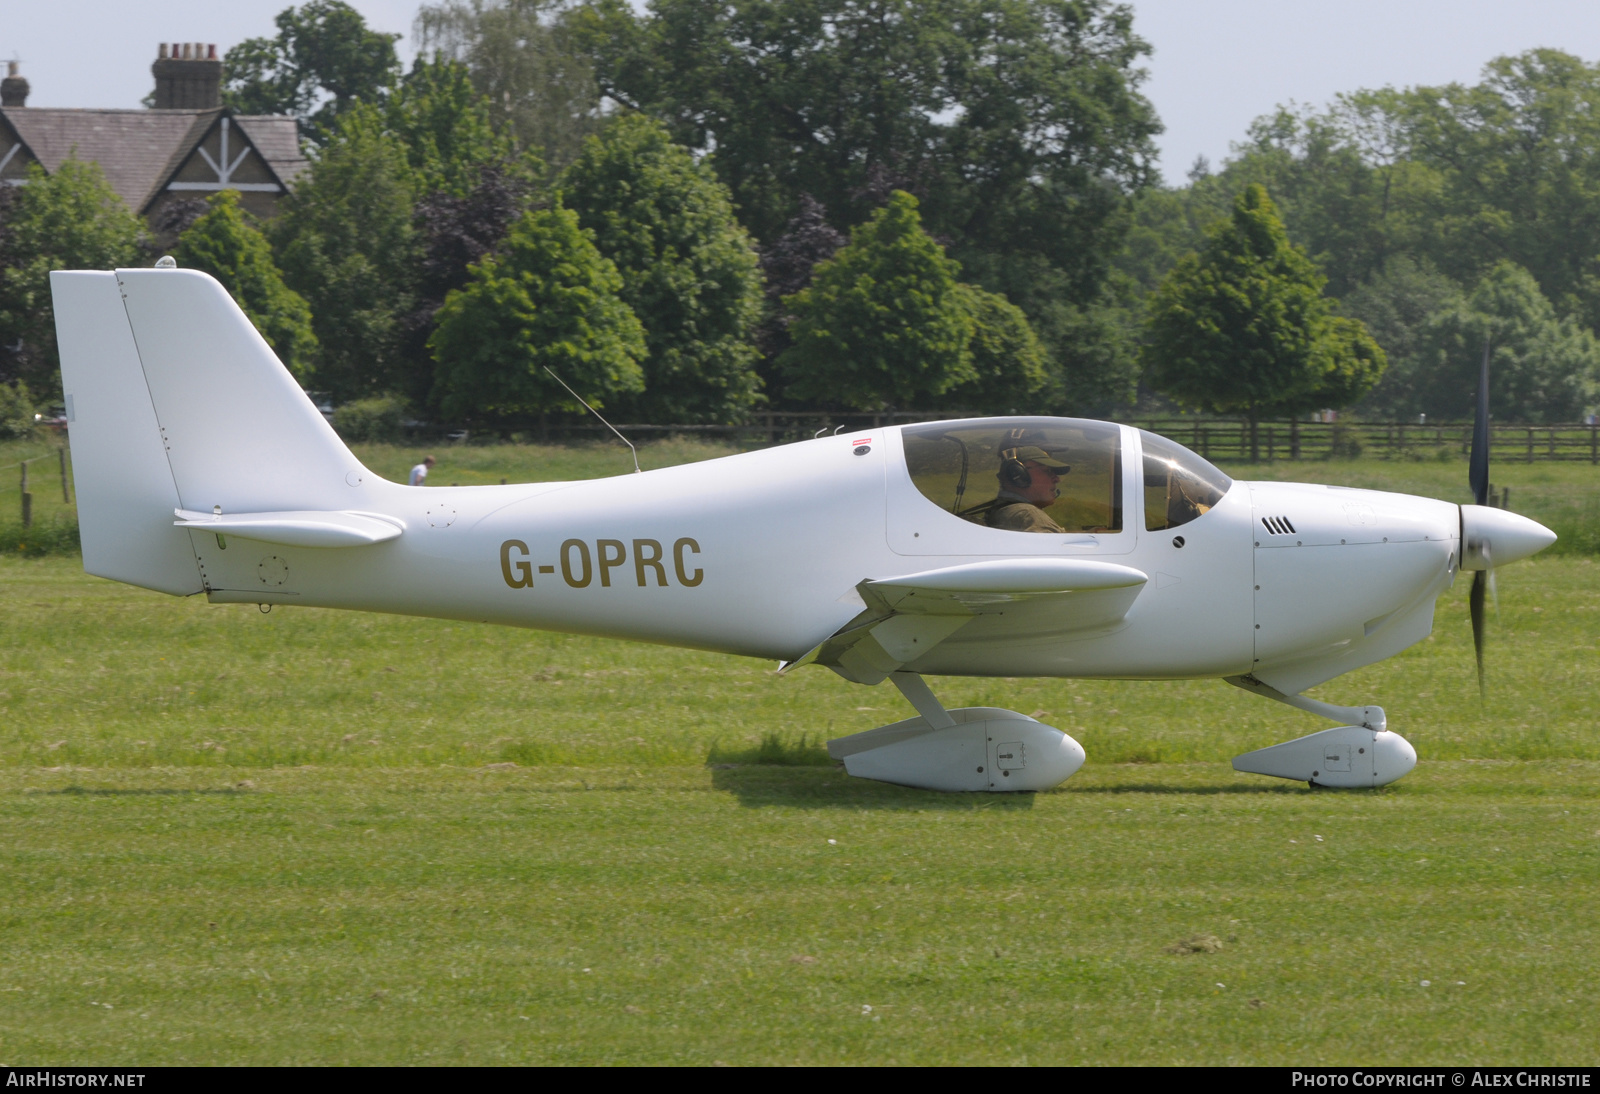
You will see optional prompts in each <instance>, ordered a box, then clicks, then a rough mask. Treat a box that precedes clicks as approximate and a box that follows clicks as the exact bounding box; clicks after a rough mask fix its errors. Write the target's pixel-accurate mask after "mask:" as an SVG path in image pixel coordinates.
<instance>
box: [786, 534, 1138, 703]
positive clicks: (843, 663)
mask: <svg viewBox="0 0 1600 1094" xmlns="http://www.w3.org/2000/svg"><path fill="white" fill-rule="evenodd" d="M1147 580H1148V578H1147V576H1146V575H1145V574H1144V573H1142V572H1140V571H1139V570H1135V569H1134V568H1132V567H1131V566H1119V565H1117V564H1115V563H1110V562H1097V561H1094V560H1091V559H1077V558H1029V559H999V560H995V561H992V562H971V563H967V564H965V565H962V566H947V567H944V568H942V569H938V570H925V571H923V572H922V573H916V574H907V575H905V576H903V577H892V578H869V579H868V580H866V581H863V582H861V583H860V584H858V585H857V586H856V591H857V592H859V593H860V594H861V599H862V601H863V602H864V603H865V604H866V609H865V610H864V611H863V612H861V613H860V614H859V615H857V616H856V617H855V618H854V619H852V620H851V621H850V622H849V623H846V624H845V625H844V626H843V627H841V628H840V629H839V630H838V631H836V632H835V633H834V634H832V635H830V636H829V637H828V638H827V639H826V640H825V641H823V642H821V643H819V644H818V645H817V646H816V647H815V648H814V649H812V650H811V651H810V652H809V653H807V654H806V655H805V656H804V657H801V658H799V659H798V660H796V661H792V662H789V663H787V664H785V665H783V666H781V667H780V669H779V671H780V672H785V673H786V672H792V671H793V670H794V669H797V668H801V667H803V666H805V665H809V664H813V663H815V664H819V665H828V666H829V667H832V668H834V669H835V670H836V671H838V672H840V673H841V675H844V676H847V677H848V678H850V679H852V680H857V681H859V682H861V683H865V684H875V683H878V682H879V681H880V680H882V679H884V677H886V676H887V675H888V674H889V673H891V672H894V671H896V670H898V669H900V668H902V667H903V666H905V665H909V664H912V663H913V662H915V661H916V660H917V659H919V658H920V657H922V656H924V655H925V654H927V653H928V651H930V650H931V649H933V648H934V647H935V646H937V645H938V644H939V643H941V642H943V641H944V640H945V639H947V638H949V637H950V636H951V635H953V634H955V633H956V632H957V631H959V630H960V629H961V628H962V627H964V626H966V625H967V624H968V623H970V622H972V620H974V619H976V618H977V617H978V616H980V615H992V614H1001V613H1005V612H1007V611H1008V610H1012V609H1015V608H1017V607H1019V606H1020V605H1022V604H1025V603H1028V602H1038V601H1049V602H1050V604H1049V618H1050V626H1049V629H1050V630H1051V631H1054V632H1058V633H1062V634H1066V633H1070V632H1072V631H1077V630H1085V629H1088V628H1091V627H1103V626H1106V625H1107V624H1110V623H1115V622H1116V621H1117V620H1119V619H1121V618H1122V617H1123V616H1124V615H1126V614H1127V612H1128V609H1129V608H1130V607H1132V605H1133V602H1134V600H1135V599H1136V598H1137V597H1138V595H1139V591H1140V590H1141V589H1143V588H1144V585H1145V582H1146V581H1147ZM1029 614H1030V615H1031V614H1034V613H1029ZM1037 627H1038V622H1037V619H1035V620H1034V622H1033V623H1032V624H1031V625H1030V628H1029V629H1030V632H1036V631H1037Z"/></svg>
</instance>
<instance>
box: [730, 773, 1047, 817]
mask: <svg viewBox="0 0 1600 1094" xmlns="http://www.w3.org/2000/svg"><path fill="white" fill-rule="evenodd" d="M710 767H711V785H712V786H714V787H715V788H716V789H718V790H725V791H728V792H729V793H731V794H733V795H734V796H736V797H737V798H738V799H739V804H740V805H743V806H747V807H749V808H752V809H759V808H764V807H769V806H780V805H785V806H791V807H797V808H801V809H883V810H903V811H914V812H927V811H929V810H940V811H943V812H947V813H951V812H953V813H970V812H975V811H978V810H1003V811H1012V810H1029V809H1032V808H1033V798H1034V795H1033V794H1031V793H1022V794H947V793H944V792H942V791H938V790H914V789H912V788H910V787H905V786H895V785H893V784H892V783H881V782H871V781H869V780H866V779H853V778H851V777H850V776H849V775H846V774H845V772H844V768H843V766H842V765H833V764H829V765H827V766H821V765H814V764H813V765H805V766H800V765H779V764H762V763H753V764H732V763H714V762H713V763H711V764H710Z"/></svg>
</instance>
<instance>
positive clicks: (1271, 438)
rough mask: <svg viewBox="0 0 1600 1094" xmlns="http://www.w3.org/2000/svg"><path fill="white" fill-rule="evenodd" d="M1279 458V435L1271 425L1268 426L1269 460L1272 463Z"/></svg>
mask: <svg viewBox="0 0 1600 1094" xmlns="http://www.w3.org/2000/svg"><path fill="white" fill-rule="evenodd" d="M1277 458H1278V435H1277V433H1276V432H1275V431H1274V430H1273V428H1272V427H1271V426H1270V425H1269V426H1267V462H1268V463H1272V462H1273V461H1274V460H1276V459H1277Z"/></svg>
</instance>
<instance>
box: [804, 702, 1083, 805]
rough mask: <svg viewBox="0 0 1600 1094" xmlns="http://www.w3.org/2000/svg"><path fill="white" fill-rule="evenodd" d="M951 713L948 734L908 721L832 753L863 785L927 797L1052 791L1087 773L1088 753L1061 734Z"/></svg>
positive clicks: (1014, 720)
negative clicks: (912, 790) (907, 789)
mask: <svg viewBox="0 0 1600 1094" xmlns="http://www.w3.org/2000/svg"><path fill="white" fill-rule="evenodd" d="M948 713H949V717H950V719H951V720H952V721H953V722H954V723H955V724H954V725H952V726H949V727H947V728H942V729H935V728H933V727H932V726H931V725H930V724H929V723H928V720H927V719H926V718H924V717H920V716H919V717H916V718H907V719H905V720H904V721H901V722H895V723H894V724H892V725H887V726H881V727H879V728H878V729H874V730H869V731H867V732H866V733H858V734H855V735H854V736H851V737H844V738H840V739H838V740H834V741H829V742H828V751H829V753H830V754H831V755H832V756H833V757H834V758H835V759H842V760H844V766H845V771H847V772H848V773H849V774H851V775H854V776H856V777H857V778H863V779H875V780H877V781H879V782H888V783H895V784H897V785H900V786H913V787H918V788H921V789H925V790H947V791H962V790H965V791H1029V790H1048V789H1050V788H1051V787H1054V786H1059V785H1060V784H1061V783H1062V782H1064V781H1065V780H1066V779H1068V778H1069V777H1071V776H1072V775H1073V774H1074V773H1075V772H1076V771H1077V770H1078V768H1080V767H1082V766H1083V761H1084V751H1083V747H1082V746H1081V745H1079V744H1078V742H1077V741H1075V740H1073V739H1072V738H1071V737H1069V736H1067V735H1066V734H1065V733H1062V732H1061V731H1060V730H1059V729H1056V728H1055V727H1053V726H1047V725H1045V724H1044V723H1042V722H1038V721H1035V720H1034V719H1032V718H1028V717H1026V716H1024V715H1021V714H1017V713H1016V712H1014V711H1009V710H1001V709H999V708H996V707H963V708H959V709H956V710H952V711H949V712H948ZM1002 756H1003V757H1004V758H1003V759H1002Z"/></svg>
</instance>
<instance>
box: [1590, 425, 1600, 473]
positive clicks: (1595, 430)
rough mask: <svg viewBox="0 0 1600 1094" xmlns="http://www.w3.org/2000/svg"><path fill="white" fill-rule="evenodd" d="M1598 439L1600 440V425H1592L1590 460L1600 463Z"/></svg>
mask: <svg viewBox="0 0 1600 1094" xmlns="http://www.w3.org/2000/svg"><path fill="white" fill-rule="evenodd" d="M1597 441H1600V425H1591V426H1590V427H1589V462H1590V463H1592V464H1593V463H1600V444H1597V443H1596V442H1597Z"/></svg>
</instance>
